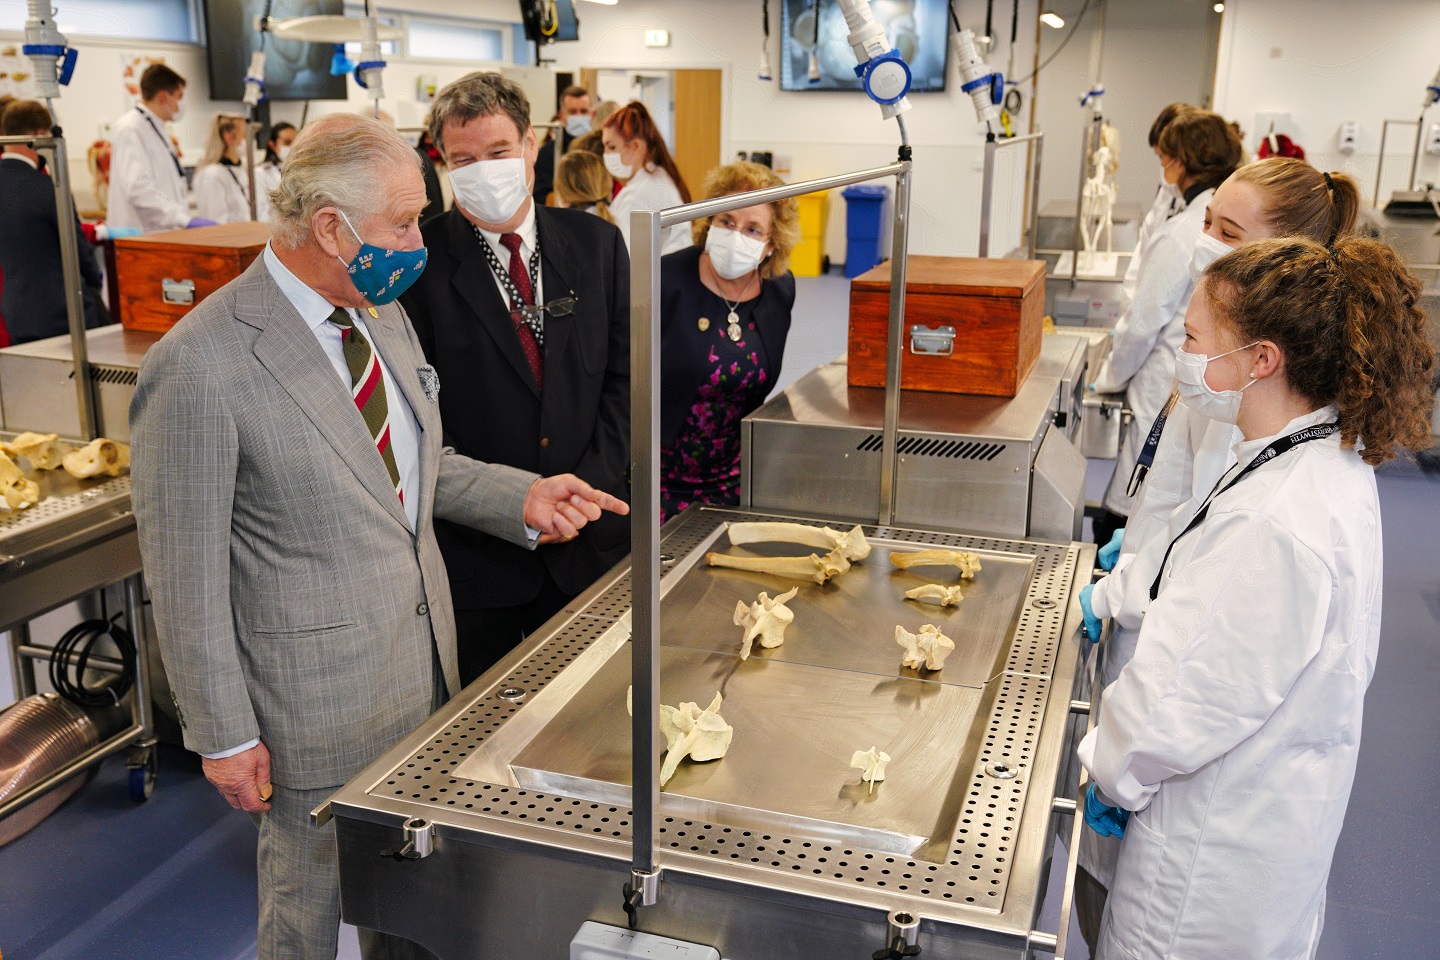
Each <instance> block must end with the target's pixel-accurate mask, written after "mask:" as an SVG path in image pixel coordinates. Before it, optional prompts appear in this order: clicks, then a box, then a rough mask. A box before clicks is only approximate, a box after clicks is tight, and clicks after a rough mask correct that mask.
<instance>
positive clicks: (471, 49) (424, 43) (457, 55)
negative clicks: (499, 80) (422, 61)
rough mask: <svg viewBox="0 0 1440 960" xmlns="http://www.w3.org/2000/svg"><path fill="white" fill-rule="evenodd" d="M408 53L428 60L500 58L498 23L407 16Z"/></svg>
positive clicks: (501, 28) (502, 48)
mask: <svg viewBox="0 0 1440 960" xmlns="http://www.w3.org/2000/svg"><path fill="white" fill-rule="evenodd" d="M409 20H410V50H409V53H410V56H412V57H424V58H427V59H432V60H504V59H505V27H504V26H503V25H501V24H498V23H497V24H489V23H481V22H479V21H471V22H469V23H466V22H463V21H456V20H429V19H425V18H422V17H410V18H409Z"/></svg>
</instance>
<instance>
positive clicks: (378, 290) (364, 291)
mask: <svg viewBox="0 0 1440 960" xmlns="http://www.w3.org/2000/svg"><path fill="white" fill-rule="evenodd" d="M339 214H340V217H341V219H343V220H344V221H345V226H347V227H349V228H350V232H351V233H353V234H355V239H356V240H359V241H360V249H359V250H358V251H357V252H356V254H355V257H354V258H353V259H352V260H351V261H350V262H349V263H345V260H344V259H343V258H341V257H338V256H337V257H336V258H335V259H336V260H339V261H340V262H341V263H342V264H344V265H345V269H347V270H349V271H350V279H351V281H352V282H353V283H354V284H355V289H356V290H359V291H360V294H361V296H363V297H364V298H365V299H366V300H369V301H370V302H371V303H372V304H373V305H375V306H377V307H378V306H382V305H383V304H387V303H394V302H395V300H397V299H398V298H399V296H400V294H402V293H404V292H405V291H406V290H408V289H410V284H412V283H414V282H415V281H416V280H418V279H419V277H420V274H421V272H422V271H424V269H425V258H426V255H427V254H426V250H425V248H424V247H421V248H420V249H418V250H386V249H385V248H384V247H377V246H375V245H374V244H373V243H366V242H365V238H364V237H362V236H360V232H359V231H358V230H356V229H355V225H354V224H353V223H351V222H350V218H349V217H347V216H345V211H344V210H340V211H339Z"/></svg>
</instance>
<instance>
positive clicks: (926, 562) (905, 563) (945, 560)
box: [890, 550, 980, 580]
mask: <svg viewBox="0 0 1440 960" xmlns="http://www.w3.org/2000/svg"><path fill="white" fill-rule="evenodd" d="M890 562H891V563H893V564H895V566H897V567H899V568H900V569H901V570H909V569H910V568H911V567H959V568H960V579H962V580H974V579H975V574H977V573H979V572H980V558H979V557H978V556H976V555H975V554H973V553H967V552H965V551H964V550H912V551H910V552H908V553H902V552H896V553H892V554H890Z"/></svg>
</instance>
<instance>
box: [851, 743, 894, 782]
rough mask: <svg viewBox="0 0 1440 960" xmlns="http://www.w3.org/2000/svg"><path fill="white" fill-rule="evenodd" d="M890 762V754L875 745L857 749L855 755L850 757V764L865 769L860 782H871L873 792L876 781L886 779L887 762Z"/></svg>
mask: <svg viewBox="0 0 1440 960" xmlns="http://www.w3.org/2000/svg"><path fill="white" fill-rule="evenodd" d="M889 762H890V754H888V753H886V752H885V751H884V750H877V749H875V748H874V747H871V748H870V749H869V750H856V751H855V755H854V756H853V757H851V758H850V766H851V767H854V768H855V769H858V770H861V771H863V772H862V773H861V774H860V782H861V783H868V784H870V792H871V793H874V792H875V783H876V781H878V780H884V779H885V764H887V763H889Z"/></svg>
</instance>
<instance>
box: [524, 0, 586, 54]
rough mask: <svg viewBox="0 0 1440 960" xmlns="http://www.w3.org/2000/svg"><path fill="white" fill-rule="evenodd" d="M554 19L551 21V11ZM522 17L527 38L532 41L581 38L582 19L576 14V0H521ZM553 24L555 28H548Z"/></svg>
mask: <svg viewBox="0 0 1440 960" xmlns="http://www.w3.org/2000/svg"><path fill="white" fill-rule="evenodd" d="M552 10H553V11H554V18H555V19H554V21H550V16H551V11H552ZM520 19H521V21H522V22H523V23H524V25H525V39H526V40H527V41H529V42H531V43H542V44H543V43H559V42H561V41H566V40H579V39H580V20H579V18H577V17H576V16H575V0H554V3H551V2H550V0H520ZM551 26H553V27H554V29H553V30H549V32H548V33H547V32H546V30H548V29H549V28H550V27H551Z"/></svg>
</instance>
